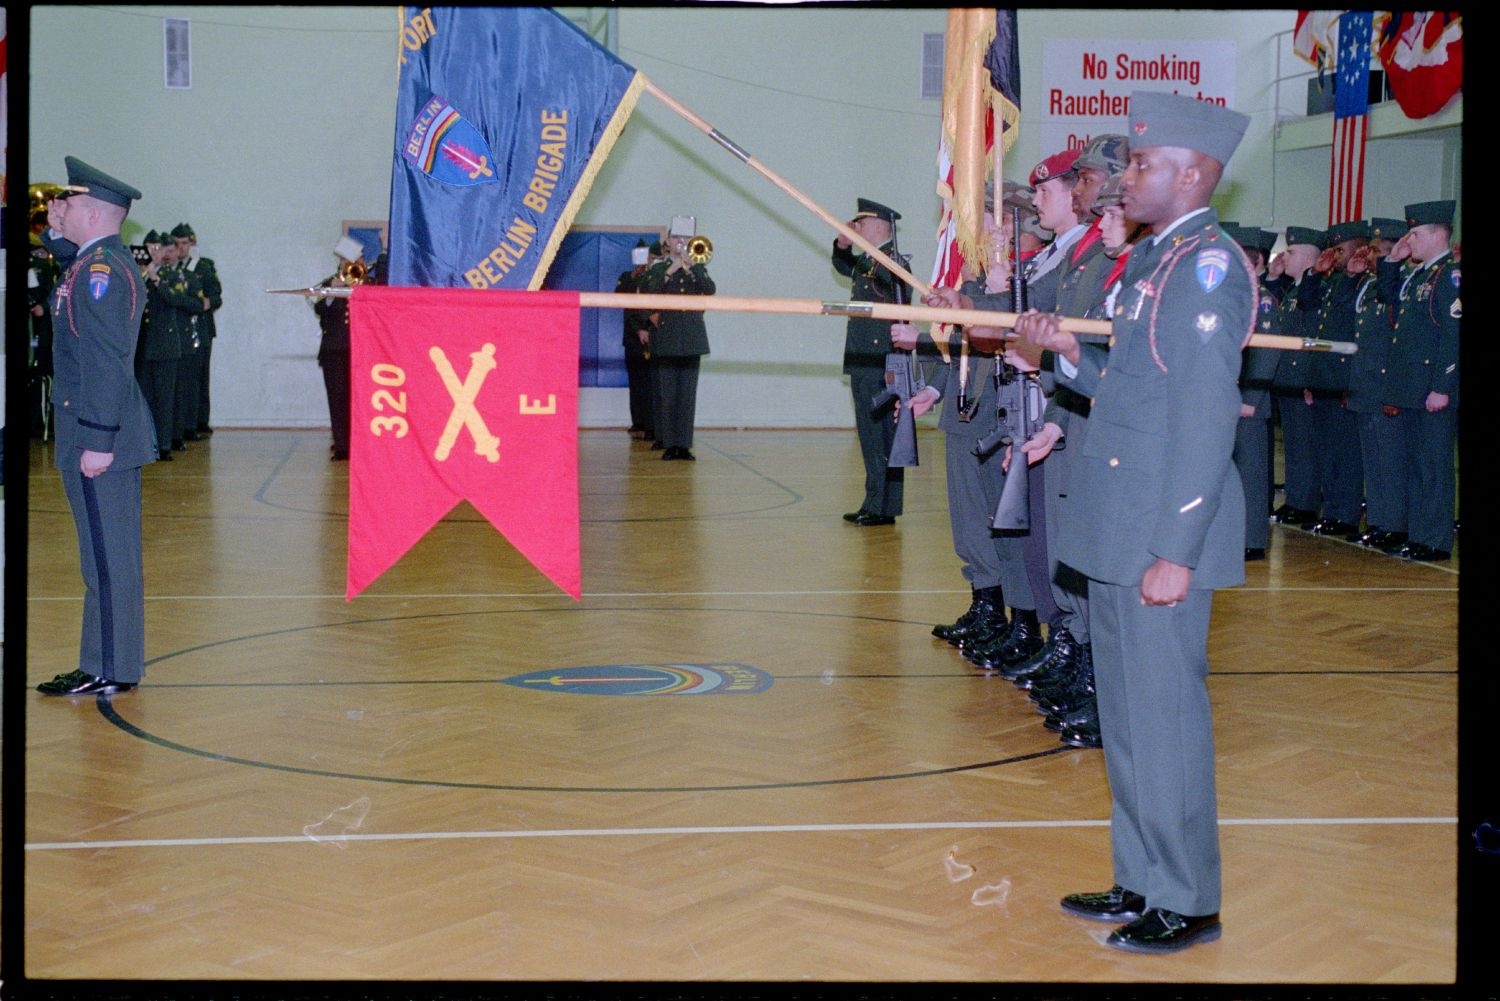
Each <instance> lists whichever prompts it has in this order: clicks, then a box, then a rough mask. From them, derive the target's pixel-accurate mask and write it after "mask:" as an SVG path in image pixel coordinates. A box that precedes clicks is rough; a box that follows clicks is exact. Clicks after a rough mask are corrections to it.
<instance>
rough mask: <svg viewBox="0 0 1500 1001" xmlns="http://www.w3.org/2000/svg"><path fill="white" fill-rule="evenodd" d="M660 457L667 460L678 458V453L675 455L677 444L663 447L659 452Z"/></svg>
mask: <svg viewBox="0 0 1500 1001" xmlns="http://www.w3.org/2000/svg"><path fill="white" fill-rule="evenodd" d="M661 457H662V458H663V459H665V460H666V461H667V462H671V461H672V460H674V459H676V458H678V455H677V446H676V445H673V446H672V447H671V448H666V449H663V450H662V453H661Z"/></svg>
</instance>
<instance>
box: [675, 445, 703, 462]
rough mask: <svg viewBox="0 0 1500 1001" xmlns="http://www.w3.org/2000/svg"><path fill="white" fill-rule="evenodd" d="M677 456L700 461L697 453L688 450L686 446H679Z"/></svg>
mask: <svg viewBox="0 0 1500 1001" xmlns="http://www.w3.org/2000/svg"><path fill="white" fill-rule="evenodd" d="M677 458H679V459H686V460H687V461H688V462H697V461H698V457H697V456H696V455H694V454H693V453H692V452H690V451H688V450H687V448H685V447H684V448H679V449H678V450H677Z"/></svg>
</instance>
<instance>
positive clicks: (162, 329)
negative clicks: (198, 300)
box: [137, 229, 182, 462]
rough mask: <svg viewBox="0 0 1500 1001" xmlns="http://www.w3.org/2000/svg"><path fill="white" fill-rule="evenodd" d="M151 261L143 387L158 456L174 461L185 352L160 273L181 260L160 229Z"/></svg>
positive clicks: (149, 239) (150, 236) (151, 238)
mask: <svg viewBox="0 0 1500 1001" xmlns="http://www.w3.org/2000/svg"><path fill="white" fill-rule="evenodd" d="M146 249H147V251H148V252H150V254H151V263H150V264H148V265H147V266H146V273H145V276H144V277H145V280H146V315H145V317H144V319H142V321H141V336H140V341H141V345H140V348H139V349H138V354H139V356H140V360H139V361H138V362H137V369H138V377H139V378H140V382H141V391H142V392H144V393H145V394H146V402H147V403H148V404H149V405H150V407H151V421H152V423H153V424H154V425H155V426H156V451H157V456H156V457H157V458H158V459H160V460H161V461H163V462H171V461H172V438H173V437H174V432H173V428H174V427H175V424H174V422H175V420H176V415H177V359H178V358H180V357H181V356H182V349H181V346H180V345H179V344H178V340H177V323H178V314H177V309H176V307H174V306H172V305H171V304H170V303H168V302H167V301H166V300H165V299H163V298H162V297H161V283H160V280H159V278H158V276H159V275H160V274H161V270H162V269H163V268H171V267H172V266H173V265H175V264H176V263H177V257H176V254H177V248H176V246H175V245H174V244H173V242H172V241H171V240H170V239H167V238H166V237H163V236H162V235H160V234H159V233H157V232H156V230H154V229H153V230H152V231H151V232H149V233H147V234H146Z"/></svg>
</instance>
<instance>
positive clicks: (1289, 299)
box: [1271, 226, 1324, 527]
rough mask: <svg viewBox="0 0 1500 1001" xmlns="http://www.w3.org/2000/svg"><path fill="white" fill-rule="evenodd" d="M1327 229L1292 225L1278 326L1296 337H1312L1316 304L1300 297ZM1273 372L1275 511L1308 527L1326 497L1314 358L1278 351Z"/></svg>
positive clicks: (1280, 517) (1283, 257) (1287, 521)
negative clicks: (1278, 497) (1278, 471)
mask: <svg viewBox="0 0 1500 1001" xmlns="http://www.w3.org/2000/svg"><path fill="white" fill-rule="evenodd" d="M1323 241H1324V234H1323V232H1322V231H1321V230H1316V229H1309V228H1308V227H1306V226H1288V227H1287V229H1286V249H1285V250H1284V251H1282V253H1281V255H1280V264H1281V272H1282V277H1283V278H1284V279H1285V280H1286V284H1285V285H1284V288H1283V291H1282V294H1281V305H1280V306H1278V307H1277V310H1276V327H1277V330H1278V331H1279V332H1280V333H1283V334H1287V335H1290V336H1293V337H1311V336H1312V328H1313V326H1314V325H1315V320H1314V318H1313V316H1314V314H1313V309H1314V304H1313V303H1312V302H1311V301H1310V300H1309V301H1306V302H1304V301H1303V298H1302V281H1303V278H1304V277H1305V276H1306V274H1307V272H1309V271H1310V270H1312V266H1313V265H1314V264H1315V263H1317V260H1318V255H1319V254H1321V253H1322V252H1323ZM1279 354H1281V355H1282V356H1283V357H1281V358H1279V359H1278V360H1277V363H1276V372H1275V374H1274V375H1273V376H1272V378H1271V396H1272V402H1273V403H1274V404H1275V407H1276V415H1277V417H1279V418H1280V420H1281V450H1282V451H1281V454H1282V467H1283V474H1284V475H1283V482H1284V483H1285V486H1286V502H1285V503H1284V504H1282V505H1281V506H1280V507H1278V508H1277V509H1276V511H1275V512H1274V514H1273V515H1272V517H1274V518H1275V519H1276V520H1277V521H1279V522H1281V523H1282V524H1284V525H1296V526H1298V527H1305V526H1307V525H1311V524H1312V523H1313V522H1315V521H1317V520H1318V509H1319V508H1321V507H1322V504H1323V499H1322V497H1321V496H1320V495H1319V494H1318V485H1317V456H1316V455H1315V454H1314V452H1313V423H1312V420H1313V418H1312V394H1311V393H1310V392H1309V391H1308V389H1307V373H1308V369H1309V367H1310V366H1311V364H1312V362H1311V361H1310V359H1309V358H1305V357H1303V352H1300V351H1282V352H1279Z"/></svg>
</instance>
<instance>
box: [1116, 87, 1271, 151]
mask: <svg viewBox="0 0 1500 1001" xmlns="http://www.w3.org/2000/svg"><path fill="white" fill-rule="evenodd" d="M1249 124H1250V116H1249V115H1243V114H1241V113H1239V112H1238V111H1232V110H1230V109H1229V108H1225V107H1222V106H1221V105H1217V104H1210V103H1209V102H1207V101H1199V100H1197V99H1196V98H1192V97H1186V96H1184V95H1182V94H1168V93H1165V92H1163V91H1155V90H1137V91H1132V92H1131V94H1130V142H1131V143H1132V144H1133V145H1134V146H1135V147H1137V148H1145V147H1148V146H1176V147H1178V148H1180V149H1191V150H1196V151H1197V152H1199V153H1202V154H1204V155H1205V156H1210V157H1212V158H1213V159H1215V160H1217V161H1218V162H1219V164H1220V165H1221V166H1222V165H1224V164H1226V163H1228V162H1229V158H1230V157H1231V156H1233V155H1234V150H1235V147H1237V146H1239V144H1240V140H1241V139H1242V138H1244V135H1245V129H1246V127H1248V126H1249Z"/></svg>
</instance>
